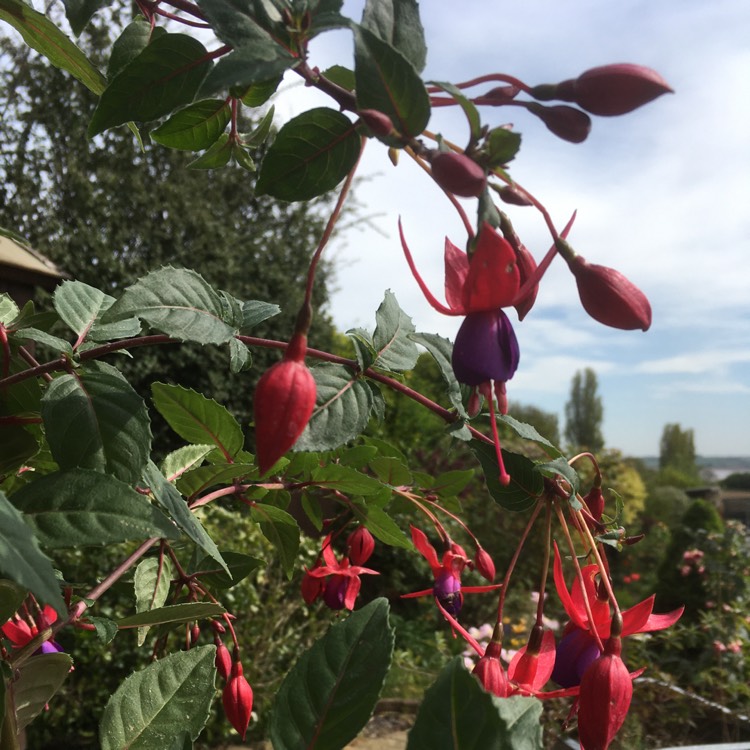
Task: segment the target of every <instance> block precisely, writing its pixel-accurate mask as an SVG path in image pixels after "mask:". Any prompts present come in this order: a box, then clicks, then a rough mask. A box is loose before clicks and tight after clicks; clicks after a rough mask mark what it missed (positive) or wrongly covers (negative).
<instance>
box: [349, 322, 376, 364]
mask: <svg viewBox="0 0 750 750" xmlns="http://www.w3.org/2000/svg"><path fill="white" fill-rule="evenodd" d="M346 335H347V336H348V337H349V338H350V339H351V340H352V344H353V345H354V353H355V355H356V357H357V364H358V365H359V369H360V370H362V372H364V371H365V370H367V369H368V368H370V367H372V365H373V363H374V362H375V360H376V359H377V356H378V353H377V352H376V351H375V345H374V344H373V343H372V336H371V335H370V333H369V331H366V330H365V329H364V328H351V329H350V330H348V331H347V332H346Z"/></svg>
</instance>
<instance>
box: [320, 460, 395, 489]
mask: <svg viewBox="0 0 750 750" xmlns="http://www.w3.org/2000/svg"><path fill="white" fill-rule="evenodd" d="M310 480H311V481H312V482H314V483H315V484H317V485H319V486H321V487H330V488H331V489H333V490H338V491H339V492H343V493H345V494H348V495H375V494H378V493H380V492H381V491H382V490H383V485H382V484H381V482H380V481H378V480H377V479H374V478H373V477H368V476H367V475H366V474H362V473H361V472H359V471H357V470H356V469H353V468H352V467H351V466H342V465H341V464H325V465H323V466H319V467H317V468H316V469H315V470H314V471H313V472H312V475H311V477H310Z"/></svg>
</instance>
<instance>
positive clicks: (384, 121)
mask: <svg viewBox="0 0 750 750" xmlns="http://www.w3.org/2000/svg"><path fill="white" fill-rule="evenodd" d="M358 114H359V116H360V118H361V119H362V122H363V123H364V124H365V125H367V127H368V128H369V129H370V130H371V131H372V132H373V134H374V135H379V136H381V137H383V138H384V137H385V136H387V135H390V134H391V133H392V132H393V122H392V121H391V118H390V117H388V115H387V114H385V112H378V110H377V109H360V110H359V112H358Z"/></svg>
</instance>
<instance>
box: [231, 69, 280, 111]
mask: <svg viewBox="0 0 750 750" xmlns="http://www.w3.org/2000/svg"><path fill="white" fill-rule="evenodd" d="M281 78H282V76H278V77H277V78H271V79H270V80H268V81H259V82H258V83H253V84H251V85H250V86H248V87H247V88H244V87H236V88H234V89H233V90H232V95H233V96H237V97H239V98H240V99H241V100H242V103H243V104H244V105H245V106H246V107H260V105H261V104H265V103H266V102H267V101H268V100H269V99H270V98H271V97H272V96H273V95H274V94H275V93H276V89H278V88H279V84H280V83H281ZM238 89H241V90H238Z"/></svg>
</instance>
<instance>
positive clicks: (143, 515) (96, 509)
mask: <svg viewBox="0 0 750 750" xmlns="http://www.w3.org/2000/svg"><path fill="white" fill-rule="evenodd" d="M11 500H12V502H13V504H14V505H15V506H16V508H18V509H19V510H20V511H22V512H23V513H24V515H25V516H26V520H27V522H28V524H29V525H30V526H31V527H32V528H33V529H34V531H35V532H36V535H37V537H38V539H39V541H40V543H41V544H42V545H43V546H45V547H48V548H51V549H56V548H60V547H77V546H81V547H85V546H90V545H96V544H108V543H111V542H124V541H127V540H129V539H140V540H143V539H147V538H149V537H166V538H169V539H176V538H177V537H178V536H179V534H178V532H177V529H176V528H175V526H174V524H172V523H171V521H169V519H168V518H167V517H166V516H165V515H164V514H163V513H162V512H161V511H160V510H159V509H158V508H156V507H154V506H153V505H152V504H151V503H150V502H149V501H148V500H147V499H146V498H145V497H143V495H140V494H139V493H138V492H136V491H135V490H134V489H132V488H131V487H130V486H129V485H127V484H125V483H124V482H121V481H120V480H119V479H115V477H113V476H111V475H109V474H100V473H99V472H97V471H88V470H86V469H71V470H70V471H59V472H54V473H52V474H47V475H46V476H43V477H39V479H37V480H36V481H35V482H32V483H31V484H27V485H26V486H24V487H22V488H21V489H20V490H19V491H18V492H16V493H15V494H14V495H13V496H12V498H11Z"/></svg>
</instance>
